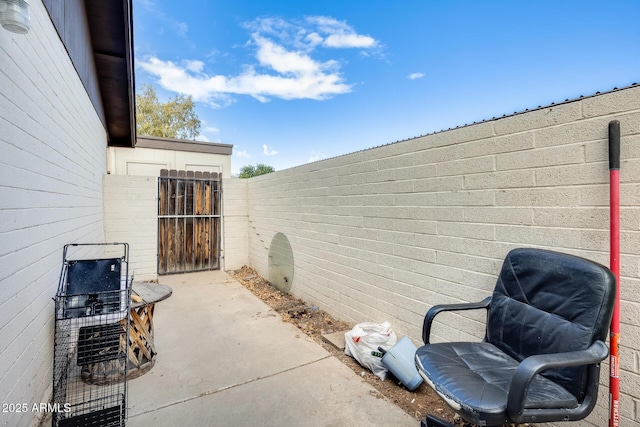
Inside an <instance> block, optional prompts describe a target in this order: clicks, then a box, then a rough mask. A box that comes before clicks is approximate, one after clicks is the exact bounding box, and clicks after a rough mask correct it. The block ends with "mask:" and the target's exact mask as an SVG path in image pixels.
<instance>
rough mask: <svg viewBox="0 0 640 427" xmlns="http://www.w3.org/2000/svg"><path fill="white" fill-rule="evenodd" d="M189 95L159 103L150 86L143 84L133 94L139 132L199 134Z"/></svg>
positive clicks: (169, 135) (179, 136)
mask: <svg viewBox="0 0 640 427" xmlns="http://www.w3.org/2000/svg"><path fill="white" fill-rule="evenodd" d="M195 107H196V105H195V103H194V102H193V99H192V98H191V96H185V95H178V96H176V97H175V98H173V99H171V98H169V101H167V102H165V103H162V102H160V101H159V100H158V95H157V94H156V90H155V89H154V88H153V86H151V85H149V84H146V85H143V86H142V88H141V89H140V92H138V93H136V131H137V132H138V135H150V136H160V137H164V138H174V139H190V140H195V139H196V137H197V136H198V135H200V124H201V123H200V119H199V118H198V115H197V114H196V112H195Z"/></svg>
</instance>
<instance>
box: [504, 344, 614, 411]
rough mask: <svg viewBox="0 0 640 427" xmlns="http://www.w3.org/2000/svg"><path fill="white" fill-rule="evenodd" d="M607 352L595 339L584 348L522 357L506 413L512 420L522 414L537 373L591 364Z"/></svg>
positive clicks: (604, 356)
mask: <svg viewBox="0 0 640 427" xmlns="http://www.w3.org/2000/svg"><path fill="white" fill-rule="evenodd" d="M608 354H609V349H608V348H607V345H606V344H605V343H604V342H602V341H600V340H597V341H596V342H594V343H593V344H591V346H590V347H589V348H587V349H586V350H579V351H571V352H566V353H551V354H536V355H533V356H529V357H527V358H526V359H524V360H523V361H522V362H520V364H519V365H518V367H517V368H516V372H515V374H514V375H513V378H512V380H511V386H510V387H509V396H508V400H507V414H509V418H510V419H511V420H513V421H514V422H519V421H516V420H517V419H519V418H520V417H521V416H522V415H523V414H524V411H525V409H524V405H525V400H526V397H527V393H528V392H529V386H530V385H531V382H532V381H533V379H534V378H535V376H536V375H537V374H539V373H540V372H542V371H545V370H547V369H552V368H566V367H569V366H581V365H592V364H595V363H599V362H601V361H603V360H604V359H605V358H606V357H607V355H608Z"/></svg>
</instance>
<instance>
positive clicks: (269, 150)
mask: <svg viewBox="0 0 640 427" xmlns="http://www.w3.org/2000/svg"><path fill="white" fill-rule="evenodd" d="M262 154H264V155H265V156H275V155H276V154H278V152H277V151H276V150H274V149H273V147H268V146H267V144H262Z"/></svg>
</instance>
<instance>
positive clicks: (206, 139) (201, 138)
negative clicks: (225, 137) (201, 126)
mask: <svg viewBox="0 0 640 427" xmlns="http://www.w3.org/2000/svg"><path fill="white" fill-rule="evenodd" d="M196 141H200V142H211V140H210V139H209V138H207V137H206V136H205V135H203V134H200V135H198V136H196Z"/></svg>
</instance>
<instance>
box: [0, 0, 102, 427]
mask: <svg viewBox="0 0 640 427" xmlns="http://www.w3.org/2000/svg"><path fill="white" fill-rule="evenodd" d="M29 5H30V14H31V27H32V28H31V31H30V32H29V33H28V34H26V35H15V34H13V33H10V32H8V31H6V30H4V29H0V64H1V65H0V163H2V164H1V165H0V402H2V403H3V404H4V403H6V404H26V405H27V406H28V411H27V412H18V411H2V412H0V425H3V426H5V425H6V426H28V425H30V424H31V423H32V422H33V423H37V419H38V417H41V416H43V415H44V414H43V413H38V412H32V405H33V404H39V403H41V402H42V403H47V402H50V398H51V382H52V372H51V370H52V361H53V330H54V325H53V323H54V322H53V314H54V303H53V301H52V298H53V297H54V296H55V294H56V289H57V285H58V278H59V275H60V268H61V265H62V247H63V246H64V245H65V244H67V243H71V242H100V241H103V240H104V235H103V209H102V175H103V174H104V173H105V170H106V146H107V136H106V132H105V130H104V127H103V125H102V123H101V122H100V119H99V117H98V115H97V114H96V112H95V110H94V107H93V105H92V104H91V101H90V100H89V97H88V95H87V92H86V90H85V88H84V86H83V85H82V83H81V81H80V79H79V77H78V74H77V73H76V71H75V69H74V67H73V64H72V63H71V60H70V59H69V55H68V54H67V51H66V50H65V47H64V46H63V44H62V42H61V41H60V39H59V37H58V34H57V33H56V30H55V29H54V27H53V24H52V23H51V20H50V18H49V15H48V14H47V12H46V10H45V9H44V6H43V5H42V2H40V1H34V2H30V3H29ZM86 255H89V256H91V255H96V254H86Z"/></svg>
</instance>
